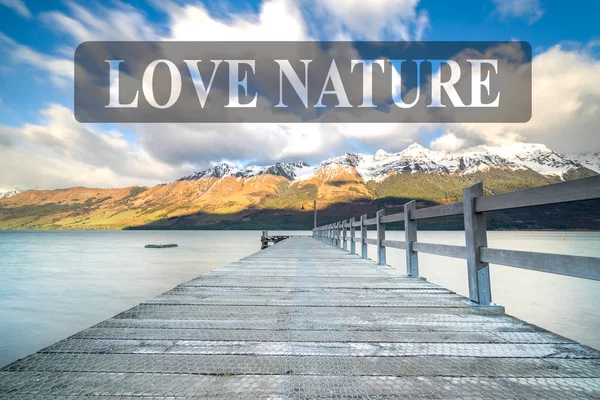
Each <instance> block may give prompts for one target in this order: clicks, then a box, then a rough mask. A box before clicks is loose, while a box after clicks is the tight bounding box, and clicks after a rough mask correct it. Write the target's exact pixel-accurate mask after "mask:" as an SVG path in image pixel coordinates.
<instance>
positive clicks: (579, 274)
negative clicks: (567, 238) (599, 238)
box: [481, 247, 600, 281]
mask: <svg viewBox="0 0 600 400" xmlns="http://www.w3.org/2000/svg"><path fill="white" fill-rule="evenodd" d="M481 260H482V261H484V262H487V263H491V264H500V265H507V266H509V267H516V268H523V269H530V270H534V271H541V272H549V273H552V274H558V275H565V276H573V277H576V278H584V279H593V280H596V281H598V280H600V258H596V257H583V256H571V255H565V254H551V253H535V252H529V251H517V250H503V249H490V248H487V247H486V248H482V249H481Z"/></svg>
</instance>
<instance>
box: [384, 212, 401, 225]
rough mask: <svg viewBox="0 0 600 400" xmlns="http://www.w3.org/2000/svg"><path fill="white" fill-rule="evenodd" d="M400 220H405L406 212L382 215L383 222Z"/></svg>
mask: <svg viewBox="0 0 600 400" xmlns="http://www.w3.org/2000/svg"><path fill="white" fill-rule="evenodd" d="M400 221H404V213H396V214H390V215H384V216H383V217H381V222H383V223H384V224H388V223H391V222H400Z"/></svg>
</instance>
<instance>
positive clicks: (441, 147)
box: [430, 132, 467, 151]
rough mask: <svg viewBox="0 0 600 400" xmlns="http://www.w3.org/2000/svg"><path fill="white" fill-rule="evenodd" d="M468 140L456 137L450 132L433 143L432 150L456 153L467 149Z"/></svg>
mask: <svg viewBox="0 0 600 400" xmlns="http://www.w3.org/2000/svg"><path fill="white" fill-rule="evenodd" d="M465 144H466V140H465V139H462V138H459V137H456V135H455V134H454V133H452V132H448V133H446V134H444V135H443V136H440V137H439V138H437V139H435V140H433V141H432V142H431V145H430V147H431V149H432V150H437V151H456V150H459V149H461V148H464V147H467V146H466V145H465Z"/></svg>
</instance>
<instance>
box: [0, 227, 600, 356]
mask: <svg viewBox="0 0 600 400" xmlns="http://www.w3.org/2000/svg"><path fill="white" fill-rule="evenodd" d="M287 233H290V234H309V232H287ZM369 237H374V232H369ZM387 237H388V239H402V238H403V232H387ZM259 238H260V232H259V231H160V232H156V231H92V232H76V231H50V232H49V231H35V232H19V231H11V232H8V231H0V276H1V277H2V281H1V282H2V284H1V285H0V339H1V340H0V366H2V365H5V364H8V363H9V362H11V361H14V360H16V359H17V358H20V357H23V356H25V355H27V354H30V353H33V352H35V351H37V350H39V349H41V348H43V347H46V346H48V345H50V344H52V343H54V342H56V341H58V340H60V339H63V338H65V337H67V336H69V335H72V334H74V333H76V332H78V331H80V330H82V329H85V328H87V327H89V326H91V325H94V324H96V323H98V322H100V321H102V320H104V319H107V318H110V317H112V316H113V315H115V314H118V313H120V312H121V311H124V310H126V309H128V308H131V307H133V306H135V305H137V304H138V303H140V302H142V301H144V300H147V299H149V298H152V297H154V296H156V295H158V294H160V293H162V292H165V291H167V290H169V289H171V288H173V287H174V286H176V285H178V284H180V283H181V282H184V281H186V280H189V279H192V278H194V277H196V276H198V275H200V274H203V273H206V272H208V271H210V270H213V269H215V268H218V267H221V266H223V265H226V264H228V263H230V262H232V261H235V260H237V259H240V258H242V257H245V256H247V255H249V254H252V253H254V252H256V251H258V250H259V249H260V240H259ZM419 241H423V242H429V243H444V244H457V245H461V244H462V245H464V234H463V233H462V232H419ZM488 241H489V246H490V247H495V248H507V249H516V250H529V251H541V252H548V253H562V254H574V255H587V256H595V257H600V233H593V232H490V233H489V237H488ZM154 242H173V243H178V244H179V247H177V248H173V249H164V250H155V249H144V248H143V246H144V244H146V243H154ZM375 254H376V253H375V249H374V247H372V246H369V255H370V256H372V257H375ZM419 261H420V267H421V268H420V272H421V275H422V276H424V277H426V278H427V279H428V280H429V281H431V282H434V283H437V284H439V285H442V286H445V287H447V288H449V289H451V290H454V291H456V292H457V293H460V294H463V295H466V294H467V293H468V290H467V273H466V264H465V261H463V260H457V259H451V258H446V257H439V256H432V255H426V254H421V255H420V260H419ZM388 263H389V264H390V265H392V266H393V267H396V268H401V269H404V251H402V250H395V249H389V250H388ZM599 268H600V266H599ZM491 282H492V296H493V300H494V301H495V302H496V303H499V304H502V305H504V306H505V308H506V312H507V313H509V314H511V315H514V316H516V317H519V318H521V319H523V320H525V321H527V322H530V323H533V324H536V325H538V326H541V327H543V328H546V329H549V330H551V331H554V332H556V333H559V334H561V335H563V336H566V337H569V338H571V339H574V340H577V341H579V342H582V343H584V344H587V345H590V346H592V347H595V348H597V349H600V307H598V304H600V282H595V281H587V280H583V279H577V278H569V277H563V276H556V275H550V274H544V273H539V272H534V271H526V270H521V269H516V268H510V267H503V266H492V269H491Z"/></svg>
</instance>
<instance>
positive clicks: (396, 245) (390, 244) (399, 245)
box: [383, 239, 406, 250]
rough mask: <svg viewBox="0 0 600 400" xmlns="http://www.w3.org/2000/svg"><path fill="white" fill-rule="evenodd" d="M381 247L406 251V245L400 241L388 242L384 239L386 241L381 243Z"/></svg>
mask: <svg viewBox="0 0 600 400" xmlns="http://www.w3.org/2000/svg"><path fill="white" fill-rule="evenodd" d="M383 245H384V246H385V247H392V248H394V249H401V250H405V249H406V244H405V243H404V241H402V240H389V239H386V240H384V241H383Z"/></svg>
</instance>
